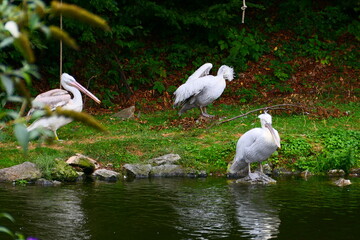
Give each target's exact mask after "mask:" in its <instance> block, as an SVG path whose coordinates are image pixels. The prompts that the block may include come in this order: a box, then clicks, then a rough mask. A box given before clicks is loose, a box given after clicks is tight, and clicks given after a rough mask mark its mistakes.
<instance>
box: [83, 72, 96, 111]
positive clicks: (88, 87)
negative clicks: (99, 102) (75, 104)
mask: <svg viewBox="0 0 360 240" xmlns="http://www.w3.org/2000/svg"><path fill="white" fill-rule="evenodd" d="M97 76H98V75H94V76H91V78H89V80H88V82H87V86H86V88H87V89H90V81H91V79H93V78H97ZM85 103H86V98H84V105H85Z"/></svg>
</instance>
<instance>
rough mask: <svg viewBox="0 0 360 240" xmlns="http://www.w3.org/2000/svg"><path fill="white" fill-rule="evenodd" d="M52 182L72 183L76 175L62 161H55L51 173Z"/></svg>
mask: <svg viewBox="0 0 360 240" xmlns="http://www.w3.org/2000/svg"><path fill="white" fill-rule="evenodd" d="M51 177H52V178H53V179H54V180H59V181H62V182H74V181H76V179H77V178H78V173H77V172H76V171H75V170H74V169H73V168H72V167H71V166H69V165H68V164H67V163H66V162H64V161H62V160H55V166H54V168H53V169H52V171H51Z"/></svg>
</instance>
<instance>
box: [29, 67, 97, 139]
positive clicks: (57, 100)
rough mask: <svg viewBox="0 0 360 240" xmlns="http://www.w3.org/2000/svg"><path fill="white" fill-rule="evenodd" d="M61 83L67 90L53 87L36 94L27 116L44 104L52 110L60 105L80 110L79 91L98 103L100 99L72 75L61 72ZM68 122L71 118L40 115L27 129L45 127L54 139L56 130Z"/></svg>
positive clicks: (56, 137)
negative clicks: (51, 132)
mask: <svg viewBox="0 0 360 240" xmlns="http://www.w3.org/2000/svg"><path fill="white" fill-rule="evenodd" d="M61 85H62V86H63V88H64V89H66V90H67V91H66V90H63V89H53V90H50V91H47V92H44V93H41V94H39V95H37V96H36V98H35V99H34V100H33V101H32V105H33V108H32V109H30V111H29V113H28V116H29V115H31V114H32V113H33V112H34V111H35V110H36V109H42V108H43V107H44V106H48V107H49V108H50V109H51V110H52V111H53V110H55V109H56V108H57V107H61V108H63V109H66V110H72V111H76V112H81V111H82V109H83V100H82V96H81V93H80V91H81V92H83V93H85V94H86V95H87V96H89V97H90V98H92V99H93V100H94V101H95V102H96V103H100V100H99V99H98V98H97V97H95V96H94V95H93V94H92V93H91V92H89V91H88V90H87V89H86V88H84V87H83V86H82V85H81V84H80V83H78V82H77V81H76V80H75V78H74V77H72V76H71V75H69V74H67V73H63V74H62V75H61ZM79 90H80V91H79ZM69 92H70V93H71V94H72V95H73V98H71V95H70V93H69ZM70 122H72V119H71V118H68V117H64V116H57V115H54V116H50V117H42V118H40V119H38V120H36V121H35V122H33V123H32V124H31V125H30V126H29V127H28V128H27V130H28V131H29V132H30V131H33V130H34V129H37V128H46V129H49V130H51V131H53V132H54V135H55V139H56V140H59V138H58V136H57V134H56V130H57V129H58V128H60V127H62V126H64V125H66V124H68V123H70Z"/></svg>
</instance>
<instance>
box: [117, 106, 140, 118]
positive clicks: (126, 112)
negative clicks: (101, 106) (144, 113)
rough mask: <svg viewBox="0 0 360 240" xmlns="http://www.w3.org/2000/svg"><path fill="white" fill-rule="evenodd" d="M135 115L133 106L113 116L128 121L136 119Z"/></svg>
mask: <svg viewBox="0 0 360 240" xmlns="http://www.w3.org/2000/svg"><path fill="white" fill-rule="evenodd" d="M134 113H135V106H131V107H128V108H125V109H123V110H121V111H120V112H118V113H115V114H113V115H112V117H117V118H120V119H123V120H126V119H131V118H134Z"/></svg>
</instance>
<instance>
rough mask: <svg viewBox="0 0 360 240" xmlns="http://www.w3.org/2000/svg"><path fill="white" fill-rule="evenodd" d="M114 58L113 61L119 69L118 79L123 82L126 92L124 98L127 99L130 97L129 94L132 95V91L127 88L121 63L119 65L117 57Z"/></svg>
mask: <svg viewBox="0 0 360 240" xmlns="http://www.w3.org/2000/svg"><path fill="white" fill-rule="evenodd" d="M114 57H115V61H116V63H117V64H118V65H119V69H120V74H121V75H120V77H121V81H122V82H123V84H124V86H125V88H126V90H127V92H126V96H127V98H129V97H130V95H131V94H134V91H133V90H132V89H131V87H130V86H129V84H128V82H127V79H126V76H125V73H124V71H123V69H122V66H121V63H120V60H119V59H118V57H117V56H116V55H115V54H114Z"/></svg>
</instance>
